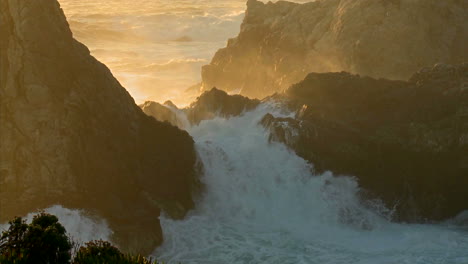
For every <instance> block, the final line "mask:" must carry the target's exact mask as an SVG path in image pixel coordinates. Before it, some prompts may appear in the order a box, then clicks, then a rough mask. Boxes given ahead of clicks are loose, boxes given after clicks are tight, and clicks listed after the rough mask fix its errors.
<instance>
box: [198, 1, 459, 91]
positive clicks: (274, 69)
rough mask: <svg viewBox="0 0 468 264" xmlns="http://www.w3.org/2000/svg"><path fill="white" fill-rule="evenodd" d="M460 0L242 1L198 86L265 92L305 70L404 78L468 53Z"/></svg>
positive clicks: (287, 83)
mask: <svg viewBox="0 0 468 264" xmlns="http://www.w3.org/2000/svg"><path fill="white" fill-rule="evenodd" d="M466 43H468V3H467V1H465V0H447V1H439V0H317V1H314V2H309V3H305V4H297V3H290V2H285V1H278V2H276V3H271V2H269V3H267V4H264V3H262V2H260V1H258V0H249V1H248V2H247V12H246V15H245V19H244V21H243V23H242V26H241V31H240V34H239V35H238V36H237V37H236V38H234V39H230V40H229V41H228V43H227V47H226V48H223V49H221V50H219V51H218V52H217V53H216V55H215V56H214V57H213V59H212V61H211V63H210V64H209V65H206V66H204V67H203V69H202V79H203V83H202V87H203V89H205V90H208V89H211V88H212V87H215V86H216V87H218V88H219V89H222V90H226V91H231V90H239V89H240V91H241V94H242V95H245V96H249V97H256V98H263V97H265V96H267V95H270V94H272V93H273V92H277V91H283V90H285V89H287V88H289V86H290V85H291V84H293V83H296V82H298V81H300V80H302V79H304V77H305V76H306V75H307V74H308V73H309V72H335V71H347V72H351V73H357V74H361V75H366V76H371V77H374V78H381V77H383V78H387V79H399V80H407V79H408V78H409V77H410V76H411V74H413V73H414V72H416V71H417V70H419V69H421V68H422V67H427V66H431V65H434V64H436V63H451V64H453V63H461V62H464V61H466V60H467V59H468V46H467V45H466Z"/></svg>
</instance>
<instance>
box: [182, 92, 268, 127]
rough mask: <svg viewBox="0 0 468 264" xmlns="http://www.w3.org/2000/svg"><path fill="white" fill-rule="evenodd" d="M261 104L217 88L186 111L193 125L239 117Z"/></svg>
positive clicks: (199, 98) (202, 96)
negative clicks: (218, 118) (223, 118)
mask: <svg viewBox="0 0 468 264" xmlns="http://www.w3.org/2000/svg"><path fill="white" fill-rule="evenodd" d="M259 104H260V101H259V100H253V99H249V98H247V97H244V96H241V95H228V94H227V93H226V92H224V91H221V90H218V89H216V88H213V89H211V90H210V91H208V92H204V93H203V94H202V95H201V96H200V97H198V98H197V100H196V101H195V102H193V103H192V104H191V105H190V106H189V107H188V108H186V109H184V110H185V111H186V113H187V117H188V119H189V121H190V122H191V123H192V124H198V123H200V121H202V120H206V119H213V118H214V117H216V116H219V117H227V118H228V117H231V116H238V115H240V114H241V113H243V112H244V111H248V110H252V109H254V108H255V107H257V105H259Z"/></svg>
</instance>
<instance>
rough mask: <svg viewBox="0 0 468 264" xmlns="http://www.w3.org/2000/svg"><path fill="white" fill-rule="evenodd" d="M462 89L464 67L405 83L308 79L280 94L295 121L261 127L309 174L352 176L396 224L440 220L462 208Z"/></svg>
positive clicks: (465, 197) (465, 121)
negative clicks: (310, 167)
mask: <svg viewBox="0 0 468 264" xmlns="http://www.w3.org/2000/svg"><path fill="white" fill-rule="evenodd" d="M467 84H468V64H466V63H465V64H459V65H436V66H434V67H432V68H426V69H423V70H421V71H419V72H417V73H416V74H414V75H413V76H412V77H411V78H410V81H407V82H403V81H390V80H385V79H373V78H370V77H360V76H358V75H352V74H349V73H324V74H319V73H312V74H309V75H308V76H307V77H306V78H305V79H304V80H303V81H302V82H300V83H298V84H295V85H293V86H292V87H291V88H290V89H289V90H288V91H287V92H286V94H285V95H284V97H285V98H286V99H283V100H289V101H290V103H289V105H290V106H291V107H293V106H294V105H295V110H296V112H297V115H296V118H295V120H291V119H284V118H273V117H271V116H267V117H265V118H264V120H263V121H262V123H263V125H264V126H265V127H267V128H268V129H270V132H271V136H270V138H271V139H273V140H277V141H279V142H283V143H285V144H287V145H288V146H290V147H291V148H292V149H293V150H295V151H296V153H297V154H298V155H299V156H301V157H303V158H305V159H306V160H308V161H310V162H312V163H313V164H314V167H315V169H316V170H317V172H322V171H325V170H331V171H333V172H334V173H336V174H343V175H352V176H355V177H357V179H358V181H359V184H360V185H361V186H362V187H363V189H364V190H365V191H364V192H363V195H364V196H366V197H367V198H370V199H374V198H379V199H382V200H383V201H384V202H385V204H386V205H387V206H388V207H389V208H395V210H396V215H395V216H396V218H395V219H396V220H401V221H417V222H421V221H426V220H442V219H447V218H451V217H454V216H455V215H457V214H458V213H459V212H461V211H463V210H466V209H468V203H467V201H468V192H466V187H467V186H468V170H467V166H466V164H467V162H466V161H467V159H466V158H467V155H466V153H468V148H467V144H466V143H465V137H466V135H467V133H468V118H466V115H465V114H464V113H465V111H466V109H467V106H468V90H467V89H464V87H466V85H467ZM285 124H286V125H285ZM284 127H287V129H285V128H284ZM291 128H294V131H297V132H298V133H297V134H296V135H295V136H294V137H295V139H293V140H292V139H291V138H290V137H291V136H290V135H291V133H290V134H288V135H287V134H286V132H287V131H288V129H291Z"/></svg>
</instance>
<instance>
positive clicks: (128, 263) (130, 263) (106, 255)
mask: <svg viewBox="0 0 468 264" xmlns="http://www.w3.org/2000/svg"><path fill="white" fill-rule="evenodd" d="M108 263H109V264H110V263H112V264H114V263H115V264H153V263H156V262H153V261H152V260H151V259H147V258H145V257H142V256H140V255H138V256H133V255H125V254H123V253H122V252H120V250H119V249H117V248H116V247H114V246H113V245H112V244H111V243H109V242H107V241H102V240H95V241H91V242H88V243H86V245H85V246H84V247H81V248H80V249H79V250H78V252H77V253H76V256H75V258H74V260H73V264H108Z"/></svg>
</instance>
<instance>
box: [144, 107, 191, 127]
mask: <svg viewBox="0 0 468 264" xmlns="http://www.w3.org/2000/svg"><path fill="white" fill-rule="evenodd" d="M139 107H140V108H141V110H143V112H144V113H145V114H147V115H149V116H152V117H154V118H156V120H159V121H163V122H164V121H166V122H169V123H171V124H172V125H173V126H177V127H179V128H183V124H182V123H181V121H180V120H179V119H178V118H177V114H176V113H175V112H174V110H177V106H175V105H174V104H173V103H172V102H171V101H167V102H165V103H164V104H160V103H157V102H153V101H146V102H145V103H144V104H142V105H139ZM171 108H172V109H171Z"/></svg>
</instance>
